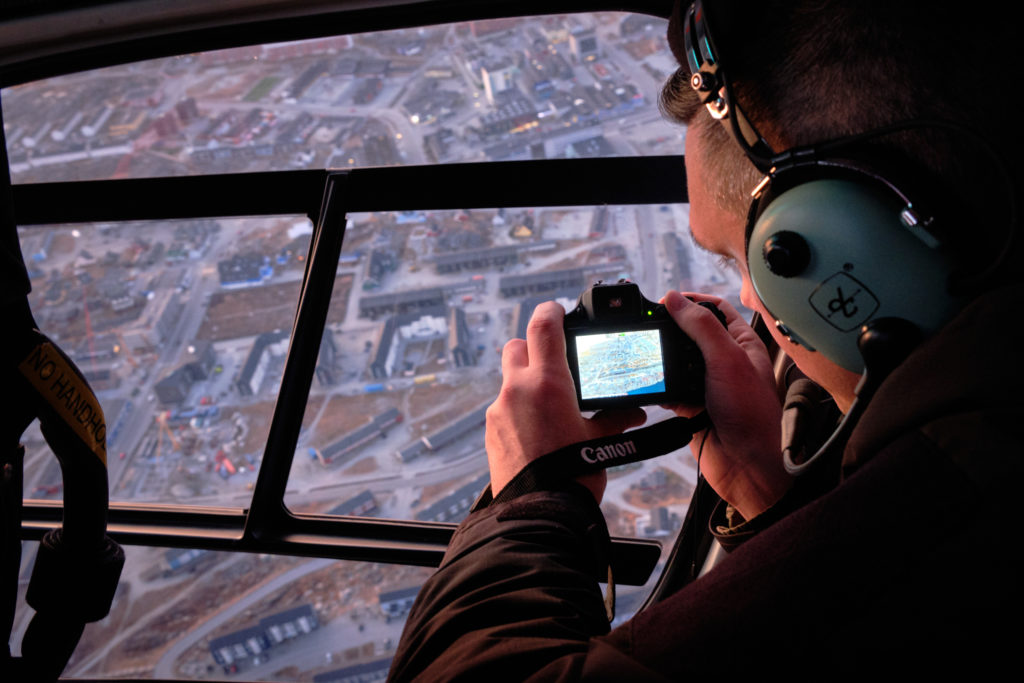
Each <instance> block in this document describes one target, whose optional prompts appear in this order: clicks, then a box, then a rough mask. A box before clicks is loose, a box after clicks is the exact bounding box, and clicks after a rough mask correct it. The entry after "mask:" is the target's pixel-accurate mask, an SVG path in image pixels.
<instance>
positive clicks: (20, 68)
mask: <svg viewBox="0 0 1024 683" xmlns="http://www.w3.org/2000/svg"><path fill="white" fill-rule="evenodd" d="M118 4H119V3H111V5H113V6H114V9H113V10H112V9H111V7H110V6H108V7H106V8H105V9H106V10H107V11H108V12H116V6H117V5H118ZM120 4H122V5H123V3H120ZM132 4H134V5H139V6H140V7H142V6H144V5H147V3H132ZM153 4H158V3H153ZM197 4H203V3H197ZM238 4H240V5H248V6H249V10H250V14H248V15H246V18H248V21H241V20H240V19H239V17H238V15H219V16H217V17H210V16H206V17H203V16H197V17H193V20H192V21H189V22H185V21H182V23H181V24H179V25H177V26H174V25H160V26H159V27H156V26H154V25H153V24H152V23H151V22H152V20H153V17H152V16H148V17H144V16H139V17H136V21H137V26H136V30H135V32H132V31H131V30H127V31H126V30H125V28H124V27H121V28H120V29H118V30H116V31H114V30H113V29H112V30H111V31H110V32H108V33H107V34H105V35H104V34H103V32H100V33H99V34H96V33H95V32H94V33H92V34H90V33H89V31H87V30H85V29H83V30H82V31H80V34H81V35H72V36H71V37H70V38H68V39H66V41H65V42H64V43H63V44H62V45H56V44H49V43H44V44H42V45H41V46H40V48H39V50H37V51H36V52H32V53H26V54H25V56H24V57H23V58H22V59H20V60H19V59H17V58H14V59H12V57H11V54H10V50H4V51H0V87H6V86H9V85H13V84H16V83H21V82H26V81H29V80H35V79H38V78H43V77H47V76H53V75H58V74H65V73H71V72H74V71H79V70H82V69H91V68H97V67H99V66H105V65H109V64H114V63H125V62H132V61H137V60H141V59H146V58H152V57H159V56H169V55H172V54H182V53H188V52H194V51H200V50H208V49H219V48H226V47H233V46H239V45H248V44H256V43H266V42H276V41H281V40H295V39H300V38H314V37H319V36H323V35H329V34H334V33H338V32H344V33H357V32H363V31H370V30H381V29H393V28H400V27H406V26H416V25H425V24H438V23H448V22H453V21H465V20H469V19H485V18H493V17H505V16H523V15H530V14H558V13H570V12H582V11H611V10H615V11H635V12H643V13H647V14H652V15H655V16H662V17H664V16H667V14H668V12H669V11H670V9H671V3H668V2H664V1H662V2H654V1H640V0H638V1H633V2H605V1H603V0H597V1H594V0H592V1H589V2H586V3H570V2H554V3H541V2H532V1H531V2H517V3H512V2H506V1H505V0H500V1H495V2H469V1H467V0H448V1H443V2H434V1H427V2H412V3H402V2H393V1H392V2H388V1H383V2H352V3H341V5H342V8H341V9H338V8H337V4H338V3H335V4H334V5H332V6H331V7H330V8H327V9H325V7H324V5H322V4H321V3H318V2H315V1H314V2H308V1H307V2H295V3H286V4H289V6H290V9H288V10H284V9H282V8H280V7H278V8H277V9H276V10H275V11H276V12H278V13H280V12H282V11H289V12H292V13H293V16H290V17H281V16H280V14H274V15H273V16H269V15H268V11H269V10H265V9H263V10H261V9H260V7H259V5H260V4H261V3H258V2H252V3H247V2H244V1H243V2H240V3H238ZM395 5H401V6H402V11H401V12H396V11H390V10H389V11H382V8H384V9H388V8H390V7H392V6H395ZM346 6H347V7H346ZM143 9H145V8H143ZM406 10H408V11H406ZM99 11H101V10H100V9H96V8H87V9H85V10H82V12H86V13H88V12H99ZM74 14H75V13H74V12H67V13H65V14H63V15H61V20H62V21H68V20H71V19H73V16H72V15H74ZM198 14H199V15H202V14H203V13H202V12H201V11H200V12H198ZM214 14H216V13H214ZM268 17H269V18H268ZM45 19H46V17H43V16H39V17H27V18H24V19H21V20H16V21H15V22H7V23H6V24H0V27H2V28H3V29H4V30H7V29H8V28H9V27H11V26H13V25H14V24H15V23H17V21H28V22H32V21H44V20H45ZM128 19H131V17H129V18H128ZM218 22H219V24H218ZM211 24H218V25H211ZM113 36H116V38H114V37H113ZM0 44H2V41H0ZM3 157H4V160H5V161H6V152H5V153H4V154H3ZM3 172H4V173H5V174H6V173H7V170H6V168H5V169H4V171H3ZM524 177H529V178H531V182H530V183H528V184H522V179H523V178H524ZM566 178H572V179H573V182H572V183H566V181H565V179H566ZM623 178H628V179H629V183H628V185H627V184H624V183H622V182H621V179H623ZM7 182H8V183H9V182H10V181H9V178H8V180H7ZM395 187H401V188H403V191H402V192H401V193H395V192H394V191H393V188H395ZM510 187H516V188H519V189H517V190H516V191H515V193H510V192H509V191H508V190H507V188H510ZM4 189H7V190H8V191H9V192H10V195H9V196H10V197H11V198H12V205H13V209H14V210H13V224H12V225H5V226H3V227H2V229H4V230H7V229H10V230H16V229H17V228H16V226H17V227H22V228H27V229H31V227H32V226H35V225H43V224H52V223H87V222H94V221H122V220H153V219H174V218H199V217H212V218H218V217H238V216H271V215H284V214H288V215H296V214H304V215H306V216H308V217H309V218H310V220H311V221H312V223H313V225H314V232H313V238H312V240H311V244H310V250H309V254H308V258H307V260H306V269H305V272H304V275H303V281H302V288H301V294H300V298H299V302H298V305H297V310H296V314H295V320H294V323H293V329H292V336H291V340H290V342H289V348H288V354H287V357H286V362H285V370H284V375H283V377H282V381H281V387H280V391H279V393H278V396H277V399H276V404H275V409H274V413H273V417H272V421H271V426H270V432H269V434H268V437H267V442H266V447H265V450H264V455H263V460H262V464H261V467H260V470H259V473H258V477H257V482H256V486H255V487H254V490H253V494H252V498H251V502H250V505H249V507H245V508H233V507H200V506H187V505H166V504H165V505H161V504H137V503H120V502H115V503H112V504H111V505H110V509H109V514H108V519H109V521H108V533H109V534H110V535H111V536H112V537H113V538H114V539H115V540H117V541H118V542H120V543H123V544H126V545H149V546H163V547H195V548H203V549H208V550H223V551H232V552H256V553H274V554H285V555H297V556H307V557H326V558H334V559H342V560H363V561H373V562H387V563H400V564H410V565H420V566H437V565H438V564H439V563H440V560H441V558H442V556H443V553H444V550H445V548H446V546H447V544H448V541H449V539H450V538H451V535H452V533H453V532H454V530H455V528H456V525H455V524H452V523H436V522H419V521H414V520H378V519H368V518H355V517H336V516H329V515H315V514H305V513H293V512H291V511H290V510H288V508H287V506H286V505H285V503H284V493H285V487H286V484H287V479H288V473H289V471H290V468H291V463H292V459H293V457H294V452H295V445H296V442H297V440H298V435H299V430H300V427H301V422H302V418H303V413H304V410H305V406H306V400H307V398H308V393H309V389H310V386H311V383H312V379H313V375H314V370H315V358H316V354H315V353H310V352H309V351H310V350H315V349H316V348H318V345H319V343H320V338H321V335H322V332H323V328H324V324H325V321H326V316H327V309H328V305H329V303H330V293H331V289H332V284H333V280H334V277H335V270H336V264H337V262H338V256H339V253H340V250H341V245H342V241H343V239H344V226H345V217H346V215H347V214H349V213H352V212H367V211H403V210H444V209H464V208H500V207H516V206H522V207H531V206H538V207H539V206H593V205H602V204H667V203H681V202H686V201H688V198H687V195H686V180H685V168H684V165H683V157H682V156H681V155H672V156H654V157H619V158H606V159H573V160H570V159H565V160H540V161H517V162H480V163H466V164H441V165H424V166H399V167H385V168H372V167H370V168H355V169H351V170H346V171H333V170H312V171H311V170H293V171H273V172H262V173H239V174H217V175H195V176H181V177H166V178H143V179H122V180H94V181H74V182H59V183H19V184H14V185H9V186H8V188H4ZM510 195H512V196H510ZM61 516H62V505H61V503H60V502H56V501H54V502H47V501H35V500H33V501H26V503H25V505H24V510H23V523H22V528H23V534H24V537H25V538H26V539H27V540H33V539H38V538H41V537H42V535H43V534H44V533H45V532H46V531H48V530H50V529H52V528H55V527H58V526H59V525H60V523H61ZM691 524H692V520H691V515H690V514H689V513H688V515H687V519H686V522H685V524H684V528H683V530H682V532H681V534H682V533H685V532H686V529H687V527H688V526H690V525H691ZM661 549H662V548H661V544H660V543H658V542H656V541H651V540H645V539H630V538H615V539H613V545H612V566H613V571H614V573H615V577H616V581H617V582H618V583H621V584H625V585H642V584H644V583H645V582H646V581H647V580H648V578H649V577H650V575H651V573H652V572H653V571H654V569H655V566H656V565H657V563H658V562H659V560H660V558H661Z"/></svg>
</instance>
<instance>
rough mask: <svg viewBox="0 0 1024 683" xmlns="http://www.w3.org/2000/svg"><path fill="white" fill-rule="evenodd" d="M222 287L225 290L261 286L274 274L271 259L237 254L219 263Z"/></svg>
mask: <svg viewBox="0 0 1024 683" xmlns="http://www.w3.org/2000/svg"><path fill="white" fill-rule="evenodd" d="M217 274H218V275H219V277H220V286H221V287H224V288H225V289H238V288H241V287H254V286H256V285H261V284H263V283H264V282H266V281H267V280H269V279H270V277H271V276H273V274H274V268H273V266H271V265H270V259H269V257H265V256H260V255H259V254H236V255H235V256H232V257H231V258H229V259H225V260H223V261H220V262H218V263H217Z"/></svg>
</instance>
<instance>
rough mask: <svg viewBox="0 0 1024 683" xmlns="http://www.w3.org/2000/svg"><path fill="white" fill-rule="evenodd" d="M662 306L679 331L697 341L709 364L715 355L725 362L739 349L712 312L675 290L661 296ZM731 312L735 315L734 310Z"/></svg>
mask: <svg viewBox="0 0 1024 683" xmlns="http://www.w3.org/2000/svg"><path fill="white" fill-rule="evenodd" d="M665 308H666V309H668V312H669V315H671V316H672V319H673V320H675V321H676V324H678V325H679V327H680V328H681V329H682V330H683V332H685V333H686V335H687V336H688V337H690V338H691V339H693V341H695V342H696V343H697V346H698V347H700V350H701V353H702V354H703V355H704V360H705V361H706V362H707V363H709V364H710V363H711V362H712V358H715V357H719V358H720V359H721V360H723V361H725V360H727V357H729V356H731V355H733V351H741V349H740V348H739V347H738V346H737V345H736V342H735V340H733V338H732V336H731V335H730V334H729V330H728V329H726V328H725V327H723V326H722V323H721V321H719V320H718V318H717V316H715V314H714V313H712V312H711V311H709V310H708V309H706V308H704V307H703V306H700V305H699V304H696V303H694V302H693V301H690V300H689V299H687V298H686V297H685V296H683V295H682V294H680V293H679V292H669V293H668V294H666V295H665ZM731 312H732V313H734V314H735V313H736V310H735V309H732V311H731ZM726 319H727V320H728V318H726Z"/></svg>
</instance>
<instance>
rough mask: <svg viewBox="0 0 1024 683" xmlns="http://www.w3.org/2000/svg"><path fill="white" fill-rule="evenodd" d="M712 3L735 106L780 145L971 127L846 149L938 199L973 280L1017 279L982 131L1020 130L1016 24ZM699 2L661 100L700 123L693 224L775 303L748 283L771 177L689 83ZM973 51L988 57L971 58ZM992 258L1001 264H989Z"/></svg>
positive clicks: (802, 0) (691, 148)
mask: <svg viewBox="0 0 1024 683" xmlns="http://www.w3.org/2000/svg"><path fill="white" fill-rule="evenodd" d="M704 4H705V5H706V6H707V5H711V6H713V9H714V10H715V11H714V12H711V11H710V10H709V13H710V16H711V17H712V18H713V19H715V20H716V22H717V23H715V24H714V25H713V27H712V28H713V29H714V38H715V47H716V51H717V52H718V53H719V55H720V56H721V64H722V65H723V69H724V70H725V71H726V78H727V79H728V80H729V82H730V84H731V87H732V93H733V96H734V98H735V103H738V105H739V106H741V107H742V110H743V112H744V114H745V115H746V117H747V118H748V119H749V120H750V121H751V123H752V124H753V125H754V127H755V128H756V129H757V130H758V132H759V133H760V134H761V136H762V137H763V138H764V139H765V140H766V141H767V142H768V143H769V144H770V145H771V147H772V149H773V150H774V151H775V152H781V151H783V150H787V149H790V148H792V147H794V146H802V145H809V144H815V143H820V142H822V141H826V140H833V139H837V138H842V137H844V136H848V135H851V134H856V133H862V132H866V131H871V130H875V129H878V128H881V127H884V126H887V125H889V124H892V123H895V122H899V121H907V120H941V121H945V122H952V123H955V124H957V125H959V126H962V127H964V128H968V129H970V130H971V131H974V133H971V134H968V133H964V132H959V131H957V130H956V129H953V130H952V131H950V129H946V128H941V127H928V126H921V127H918V128H914V129H913V130H910V131H904V132H900V133H897V134H888V135H884V136H879V137H877V138H875V139H872V140H870V141H868V142H864V143H861V144H859V145H857V146H856V147H855V148H851V149H849V150H844V153H849V154H850V155H851V156H852V157H854V158H856V159H858V160H866V161H867V162H868V163H870V164H872V165H874V166H876V167H880V168H882V169H883V171H884V172H885V173H887V174H892V175H894V176H896V177H898V178H899V179H900V182H901V183H909V184H910V185H911V187H912V188H913V189H914V190H921V191H923V192H925V193H926V194H927V198H928V199H929V200H930V201H932V202H933V203H934V204H936V205H938V208H937V210H936V212H937V213H938V215H940V216H941V217H942V220H941V224H940V225H938V226H937V228H936V229H937V231H938V233H939V236H940V239H941V240H942V241H943V248H944V249H947V250H949V251H950V252H951V253H955V254H956V255H957V258H958V267H959V268H960V270H961V271H962V272H965V273H969V274H973V273H979V272H984V273H985V274H986V278H985V280H984V281H983V282H981V283H980V284H979V283H977V282H974V283H972V287H974V288H975V290H981V289H984V288H986V287H991V286H994V284H995V283H998V282H999V281H1000V280H1006V279H1012V280H1016V279H1019V277H1020V276H1019V275H1018V274H1017V273H1015V272H1014V271H1016V270H1018V269H1015V268H1012V266H1010V267H1008V265H1009V263H1011V262H1012V259H1010V258H1005V257H1004V258H1003V262H1002V263H1000V260H999V259H1000V254H1001V252H1002V251H1003V249H1004V248H1005V247H1006V246H1007V244H1008V243H1009V241H1010V240H1009V237H1010V236H1011V234H1012V233H1011V232H1010V225H1011V220H1010V217H1009V215H1008V211H1007V207H1008V206H1009V205H1010V201H1009V199H1008V197H1009V196H1010V194H1011V192H1010V191H1008V189H1007V184H1008V178H1007V177H1006V174H1005V173H1004V172H1002V171H1001V170H999V168H998V166H997V164H995V163H994V161H995V160H994V159H993V157H992V152H990V151H989V150H987V149H986V148H985V147H984V146H983V145H981V144H979V142H978V138H977V137H976V135H982V136H985V137H987V138H989V139H999V140H1005V139H1012V138H1011V137H1010V132H1009V131H1011V130H1012V128H1010V112H1011V110H1010V108H1009V107H1008V106H1006V103H1005V102H1001V101H1000V99H1001V98H1003V97H1004V94H1003V93H1004V91H1006V90H1007V89H1009V87H1010V84H1011V83H1012V79H1011V76H1010V74H1012V73H1013V71H1012V69H1013V66H1014V65H1013V64H1011V62H1010V52H1011V49H1010V46H1011V45H1012V41H1011V40H1010V39H1009V38H1006V39H1005V40H1001V39H1000V36H999V35H997V33H998V32H999V31H1000V30H1003V32H1004V35H1005V33H1006V32H1005V30H1004V29H1005V26H1007V24H1006V22H1005V21H1000V20H999V19H998V18H996V17H992V16H991V15H982V14H978V13H975V14H969V15H965V14H964V10H963V5H962V4H955V5H954V4H953V3H947V2H912V1H906V2H899V3H881V2H876V1H874V0H831V1H830V0H766V1H764V2H759V3H748V2H734V1H731V0H717V1H716V0H708V1H707V2H705V3H704ZM688 6H689V3H681V4H678V5H677V7H676V10H675V12H674V15H673V17H672V20H671V21H670V25H669V42H670V43H671V45H672V47H673V51H674V52H675V54H676V56H677V58H679V60H680V63H681V64H683V67H682V68H681V69H680V70H679V72H677V73H676V74H675V75H674V76H673V77H672V78H671V79H670V80H669V82H668V83H667V84H666V85H665V88H664V90H663V93H662V109H663V111H664V112H665V113H666V114H667V115H668V116H669V117H670V118H673V119H675V120H677V121H680V122H683V123H686V124H688V125H689V130H688V133H687V150H686V152H687V155H686V156H687V175H688V181H689V186H690V197H691V226H692V228H693V231H694V237H695V239H696V240H697V241H698V242H699V243H701V244H702V245H703V246H706V247H708V248H710V249H712V250H713V251H716V252H719V253H722V254H723V255H725V256H727V257H729V258H732V259H735V260H736V261H737V262H738V263H739V265H740V266H741V272H743V274H744V292H743V300H744V303H745V304H746V305H748V306H750V307H752V308H754V309H760V310H762V311H764V308H763V307H762V306H760V305H759V303H760V302H759V301H758V300H757V297H756V296H755V295H754V292H753V290H752V288H751V286H750V282H749V277H748V275H747V272H746V268H745V265H746V255H745V250H744V248H743V247H744V241H745V236H746V235H745V225H746V213H747V210H748V206H749V202H750V196H749V192H750V190H751V189H752V188H753V187H754V186H755V184H756V183H757V180H758V179H759V178H760V173H759V172H757V171H756V170H755V169H754V167H753V165H752V164H751V163H750V161H749V160H748V159H747V158H746V156H745V155H744V153H743V151H742V150H741V149H740V146H739V145H738V144H737V143H736V142H735V140H734V139H733V137H732V134H731V133H730V131H729V127H728V125H722V123H721V122H719V121H716V120H714V119H712V118H711V116H710V115H709V114H708V112H707V110H706V109H705V108H704V107H703V106H701V105H700V103H699V101H698V98H697V96H696V94H695V93H694V91H693V90H692V89H691V87H690V85H689V77H690V73H689V69H688V68H687V67H686V58H685V53H684V50H685V46H684V44H683V32H682V20H683V19H685V17H686V12H687V9H688ZM976 55H984V56H985V57H986V58H985V59H971V57H972V56H976ZM982 93H984V96H981V97H980V96H979V95H980V94H982ZM727 123H728V122H727ZM1014 144H1018V145H1019V143H1014ZM1014 151H1016V150H1014ZM1004 156H1008V157H1010V158H1012V156H1013V153H1012V152H1010V153H1008V154H1006V155H1004ZM1014 180H1016V178H1015V179H1014ZM1017 186H1019V184H1018V185H1017ZM880 248H884V245H880ZM1016 248H1018V249H1019V247H1016ZM993 264H998V266H999V268H998V270H999V271H1000V272H999V273H998V274H993V273H990V272H989V270H990V269H991V268H992V266H993ZM970 293H971V294H973V293H975V292H973V291H972V292H970ZM783 347H784V349H785V350H786V351H787V352H789V353H790V355H793V356H794V357H796V360H797V362H798V364H800V365H801V367H803V368H805V370H806V369H807V368H806V366H807V365H812V366H813V365H818V366H822V367H821V368H818V370H819V372H818V373H817V374H818V377H817V378H818V379H819V381H822V378H821V374H822V372H823V371H824V370H825V369H826V368H824V365H825V364H824V362H823V361H822V359H821V357H820V355H819V356H815V355H814V354H810V355H808V354H804V353H803V352H802V351H801V350H800V349H798V348H794V347H793V346H792V345H789V344H786V343H783ZM804 355H807V356H808V357H807V358H803V359H801V358H800V356H804ZM801 360H804V362H803V363H801ZM812 370H814V368H812ZM809 374H812V375H813V374H815V373H814V372H811V373H809ZM839 374H840V376H841V377H840V380H841V381H840V384H842V385H849V388H850V389H851V390H852V382H851V381H850V378H849V377H844V376H842V375H843V373H839ZM847 374H849V373H847ZM822 383H823V384H826V386H828V382H825V381H823V382H822ZM829 388H832V387H829ZM833 393H834V394H835V393H836V392H833ZM839 393H840V394H841V393H844V391H843V390H842V388H840V391H839Z"/></svg>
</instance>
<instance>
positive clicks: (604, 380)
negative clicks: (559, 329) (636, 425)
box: [576, 330, 665, 400]
mask: <svg viewBox="0 0 1024 683" xmlns="http://www.w3.org/2000/svg"><path fill="white" fill-rule="evenodd" d="M576 358H577V361H578V364H579V374H580V396H581V398H583V399H584V400H586V399H590V398H607V397H611V396H629V395H633V394H654V393H659V392H663V391H665V364H664V362H663V360H662V352H661V333H660V332H659V331H658V330H630V331H625V332H610V333H604V334H582V335H579V336H577V337H576Z"/></svg>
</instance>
